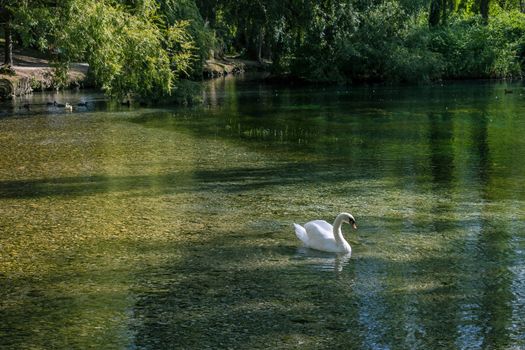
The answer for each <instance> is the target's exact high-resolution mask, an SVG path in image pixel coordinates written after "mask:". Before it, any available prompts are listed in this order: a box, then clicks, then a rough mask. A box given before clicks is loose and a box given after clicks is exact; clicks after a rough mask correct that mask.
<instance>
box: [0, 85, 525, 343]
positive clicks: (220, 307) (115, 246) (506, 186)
mask: <svg viewBox="0 0 525 350" xmlns="http://www.w3.org/2000/svg"><path fill="white" fill-rule="evenodd" d="M506 87H508V86H507V85H505V84H485V83H472V84H466V83H465V84H449V85H445V86H434V87H412V88H409V87H404V88H390V87H381V88H348V89H346V88H339V89H323V88H315V89H314V88H308V89H298V88H296V89H283V88H276V87H271V86H265V85H259V84H256V83H250V82H244V81H241V80H217V81H214V82H211V83H209V84H208V85H207V86H206V89H205V92H204V94H205V96H204V97H205V101H206V103H205V105H204V106H201V107H195V108H173V109H170V108H164V109H128V108H124V107H120V106H115V105H105V104H104V103H102V102H98V104H94V105H93V107H89V108H87V109H84V110H82V109H81V108H80V109H78V110H77V111H75V112H74V113H64V112H63V111H61V110H56V109H54V108H50V107H46V106H45V102H46V101H48V100H51V101H52V100H53V99H57V100H59V102H62V101H70V102H75V103H76V102H77V101H79V100H88V101H100V99H101V98H100V96H99V95H94V94H82V93H80V94H73V93H66V94H63V95H59V96H56V95H39V94H36V95H34V96H33V97H32V98H30V99H29V100H28V101H29V102H30V103H31V110H30V111H26V110H24V109H20V108H19V107H20V105H21V104H22V103H23V102H25V101H17V102H16V104H15V106H14V109H11V107H12V106H11V105H9V104H4V105H2V106H0V109H2V111H1V115H2V116H0V348H1V349H206V348H211V349H228V348H230V349H438V348H439V349H522V348H525V186H524V185H525V136H524V135H525V117H524V116H525V96H523V95H522V93H523V94H525V90H523V89H522V88H521V86H519V85H513V86H512V89H513V90H514V93H512V94H505V93H504V88H506ZM341 211H349V212H351V213H352V214H354V216H355V217H356V219H357V223H358V225H359V229H358V231H353V232H350V230H349V227H348V226H347V227H344V231H345V232H346V236H347V238H348V240H349V242H350V244H351V245H352V247H353V255H352V257H351V258H347V257H341V256H337V255H334V254H327V253H326V254H325V253H317V252H315V251H309V250H306V249H303V248H301V247H300V244H299V242H298V241H297V240H296V238H295V235H294V232H293V229H292V223H293V222H298V223H304V222H306V221H309V220H312V219H318V218H322V219H325V220H328V221H332V220H333V218H334V217H335V215H337V214H338V213H339V212H341Z"/></svg>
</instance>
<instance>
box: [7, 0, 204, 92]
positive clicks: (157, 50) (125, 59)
mask: <svg viewBox="0 0 525 350" xmlns="http://www.w3.org/2000/svg"><path fill="white" fill-rule="evenodd" d="M166 1H168V2H169V0H166ZM166 1H164V2H166ZM162 9H163V7H162V2H159V1H156V0H135V1H133V0H129V1H116V0H113V1H112V0H64V1H60V2H57V4H56V5H55V6H50V5H49V4H42V3H39V6H35V2H34V1H30V0H26V1H21V3H20V6H18V7H17V8H16V13H15V14H14V16H15V17H16V22H17V23H18V32H19V33H20V35H21V37H22V38H23V39H24V40H25V41H26V45H31V46H37V47H38V48H40V49H42V50H47V51H50V52H52V54H53V61H54V63H55V65H56V71H57V77H58V78H59V80H60V77H65V74H66V73H67V71H68V69H69V67H70V65H71V63H72V62H75V61H77V62H78V61H83V62H87V63H88V64H89V66H90V73H91V74H92V76H93V79H94V81H95V82H96V83H97V84H98V85H99V86H101V87H102V89H103V90H104V91H105V92H106V93H107V94H109V95H111V96H114V97H117V98H124V97H128V96H130V95H134V96H141V97H161V96H166V95H169V94H171V92H172V90H173V88H174V86H175V85H176V84H177V82H178V81H179V79H180V78H181V77H184V76H187V75H189V74H191V70H192V69H193V65H192V64H193V63H194V61H195V60H197V58H198V52H197V45H196V44H195V40H194V34H193V35H192V32H191V30H190V28H191V26H192V25H193V24H192V21H191V20H188V19H183V18H180V17H179V18H175V17H174V16H171V17H170V16H169V15H172V14H171V13H166V12H164V13H163V12H162V11H161V10H162ZM164 9H166V7H164ZM167 9H169V7H168V8H167ZM194 33H195V31H194Z"/></svg>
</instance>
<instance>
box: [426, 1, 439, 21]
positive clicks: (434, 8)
mask: <svg viewBox="0 0 525 350" xmlns="http://www.w3.org/2000/svg"><path fill="white" fill-rule="evenodd" d="M440 17H441V1H440V0H432V2H431V3H430V12H429V14H428V24H429V26H430V27H435V26H437V25H438V24H439V20H440Z"/></svg>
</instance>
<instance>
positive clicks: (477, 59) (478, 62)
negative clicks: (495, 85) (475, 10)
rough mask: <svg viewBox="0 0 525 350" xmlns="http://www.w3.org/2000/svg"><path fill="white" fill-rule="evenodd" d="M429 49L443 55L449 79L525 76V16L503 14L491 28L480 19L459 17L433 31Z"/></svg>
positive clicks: (518, 13)
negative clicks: (524, 59)
mask: <svg viewBox="0 0 525 350" xmlns="http://www.w3.org/2000/svg"><path fill="white" fill-rule="evenodd" d="M432 36H433V38H432V40H431V44H430V46H429V48H430V49H431V50H432V51H434V52H438V53H440V54H441V55H442V56H443V61H444V63H445V64H446V68H445V72H444V77H445V78H517V77H521V76H522V70H523V56H524V45H525V15H524V14H522V13H520V12H518V11H510V12H505V11H501V12H499V13H497V14H495V15H494V16H493V17H492V19H491V21H490V22H489V24H488V25H483V20H482V18H481V17H480V16H472V17H467V18H461V17H456V18H454V20H453V21H452V22H451V23H450V24H449V25H448V26H446V27H442V28H439V29H437V30H435V31H434V32H432Z"/></svg>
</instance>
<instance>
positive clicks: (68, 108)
mask: <svg viewBox="0 0 525 350" xmlns="http://www.w3.org/2000/svg"><path fill="white" fill-rule="evenodd" d="M64 108H65V109H66V111H68V112H73V106H72V105H70V104H69V103H67V102H66V105H65V106H64Z"/></svg>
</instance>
